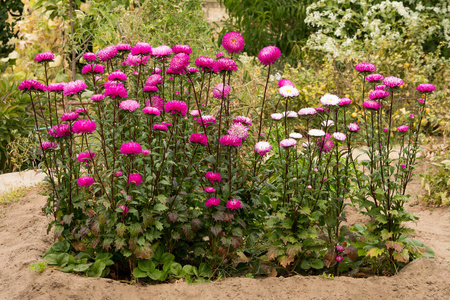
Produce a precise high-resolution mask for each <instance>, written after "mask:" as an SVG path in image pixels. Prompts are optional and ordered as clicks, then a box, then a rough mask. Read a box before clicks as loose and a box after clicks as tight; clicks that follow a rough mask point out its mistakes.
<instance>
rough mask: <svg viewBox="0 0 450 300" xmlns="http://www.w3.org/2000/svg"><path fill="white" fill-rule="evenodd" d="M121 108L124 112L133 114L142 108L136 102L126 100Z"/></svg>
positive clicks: (120, 105)
mask: <svg viewBox="0 0 450 300" xmlns="http://www.w3.org/2000/svg"><path fill="white" fill-rule="evenodd" d="M119 107H120V109H122V110H127V111H129V112H132V111H135V110H136V109H138V108H139V107H141V105H140V104H139V102H137V101H136V100H124V101H122V102H120V104H119Z"/></svg>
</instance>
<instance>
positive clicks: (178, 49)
mask: <svg viewBox="0 0 450 300" xmlns="http://www.w3.org/2000/svg"><path fill="white" fill-rule="evenodd" d="M172 51H173V52H174V53H184V54H188V55H189V54H191V53H192V49H191V47H189V46H188V45H175V46H173V47H172Z"/></svg>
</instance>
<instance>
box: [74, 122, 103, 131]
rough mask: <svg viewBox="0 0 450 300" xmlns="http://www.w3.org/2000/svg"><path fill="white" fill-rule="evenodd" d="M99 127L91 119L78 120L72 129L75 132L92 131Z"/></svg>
mask: <svg viewBox="0 0 450 300" xmlns="http://www.w3.org/2000/svg"><path fill="white" fill-rule="evenodd" d="M96 128H97V125H96V124H95V122H94V121H91V120H78V121H75V122H74V123H73V125H72V131H73V132H75V133H81V134H85V133H92V132H93V131H94V130H95V129H96Z"/></svg>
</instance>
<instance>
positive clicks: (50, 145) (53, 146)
mask: <svg viewBox="0 0 450 300" xmlns="http://www.w3.org/2000/svg"><path fill="white" fill-rule="evenodd" d="M41 148H42V150H44V151H45V150H47V149H56V148H58V144H57V143H55V142H49V141H46V142H42V144H41Z"/></svg>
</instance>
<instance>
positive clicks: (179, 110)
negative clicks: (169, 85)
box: [164, 100, 187, 116]
mask: <svg viewBox="0 0 450 300" xmlns="http://www.w3.org/2000/svg"><path fill="white" fill-rule="evenodd" d="M164 110H165V112H166V113H171V114H173V115H179V116H185V115H186V113H187V104H186V103H185V102H183V101H178V100H172V101H169V102H167V103H166V105H165V106H164Z"/></svg>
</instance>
